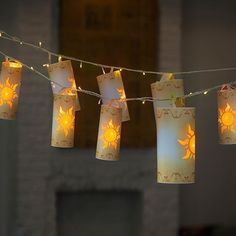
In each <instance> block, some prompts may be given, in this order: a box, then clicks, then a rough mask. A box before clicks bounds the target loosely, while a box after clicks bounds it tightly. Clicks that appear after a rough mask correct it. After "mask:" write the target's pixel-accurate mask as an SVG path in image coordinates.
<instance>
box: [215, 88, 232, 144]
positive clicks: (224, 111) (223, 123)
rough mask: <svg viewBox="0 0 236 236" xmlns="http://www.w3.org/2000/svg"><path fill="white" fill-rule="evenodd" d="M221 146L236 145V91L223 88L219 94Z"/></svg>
mask: <svg viewBox="0 0 236 236" xmlns="http://www.w3.org/2000/svg"><path fill="white" fill-rule="evenodd" d="M217 98H218V99H217V100H218V134H219V142H220V144H236V89H235V88H234V87H232V86H225V85H224V86H222V88H221V90H220V91H218V94H217Z"/></svg>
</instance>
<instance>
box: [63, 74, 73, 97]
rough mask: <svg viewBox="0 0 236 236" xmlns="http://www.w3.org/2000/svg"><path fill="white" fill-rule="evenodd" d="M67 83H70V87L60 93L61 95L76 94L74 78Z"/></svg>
mask: <svg viewBox="0 0 236 236" xmlns="http://www.w3.org/2000/svg"><path fill="white" fill-rule="evenodd" d="M68 81H69V82H70V83H71V87H70V88H65V89H63V91H62V93H61V94H62V95H75V93H76V83H75V80H74V78H68Z"/></svg>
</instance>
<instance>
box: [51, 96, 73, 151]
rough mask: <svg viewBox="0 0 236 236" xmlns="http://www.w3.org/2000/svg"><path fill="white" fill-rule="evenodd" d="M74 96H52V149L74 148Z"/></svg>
mask: <svg viewBox="0 0 236 236" xmlns="http://www.w3.org/2000/svg"><path fill="white" fill-rule="evenodd" d="M75 101H76V96H75V95H60V94H54V103H53V123H52V141H51V145H52V146H53V147H61V148H71V147H73V146H74V123H75Z"/></svg>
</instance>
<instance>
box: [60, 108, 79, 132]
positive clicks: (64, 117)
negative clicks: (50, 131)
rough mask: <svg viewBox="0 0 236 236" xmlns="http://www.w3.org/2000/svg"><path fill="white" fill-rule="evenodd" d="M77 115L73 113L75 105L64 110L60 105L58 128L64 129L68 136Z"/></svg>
mask: <svg viewBox="0 0 236 236" xmlns="http://www.w3.org/2000/svg"><path fill="white" fill-rule="evenodd" d="M74 120H75V117H74V115H73V107H71V108H69V109H68V110H67V111H63V109H62V107H61V106H60V110H59V115H58V118H57V122H58V125H59V126H58V129H59V130H63V132H64V135H65V136H67V135H68V134H69V131H70V130H72V129H73V128H74Z"/></svg>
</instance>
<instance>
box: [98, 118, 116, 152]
mask: <svg viewBox="0 0 236 236" xmlns="http://www.w3.org/2000/svg"><path fill="white" fill-rule="evenodd" d="M102 130H103V134H102V135H101V136H100V139H101V140H102V141H103V148H108V147H113V148H114V149H116V148H117V143H118V140H119V139H120V134H119V130H120V126H115V125H114V124H113V122H112V120H110V121H109V122H108V124H107V125H104V126H102Z"/></svg>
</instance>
